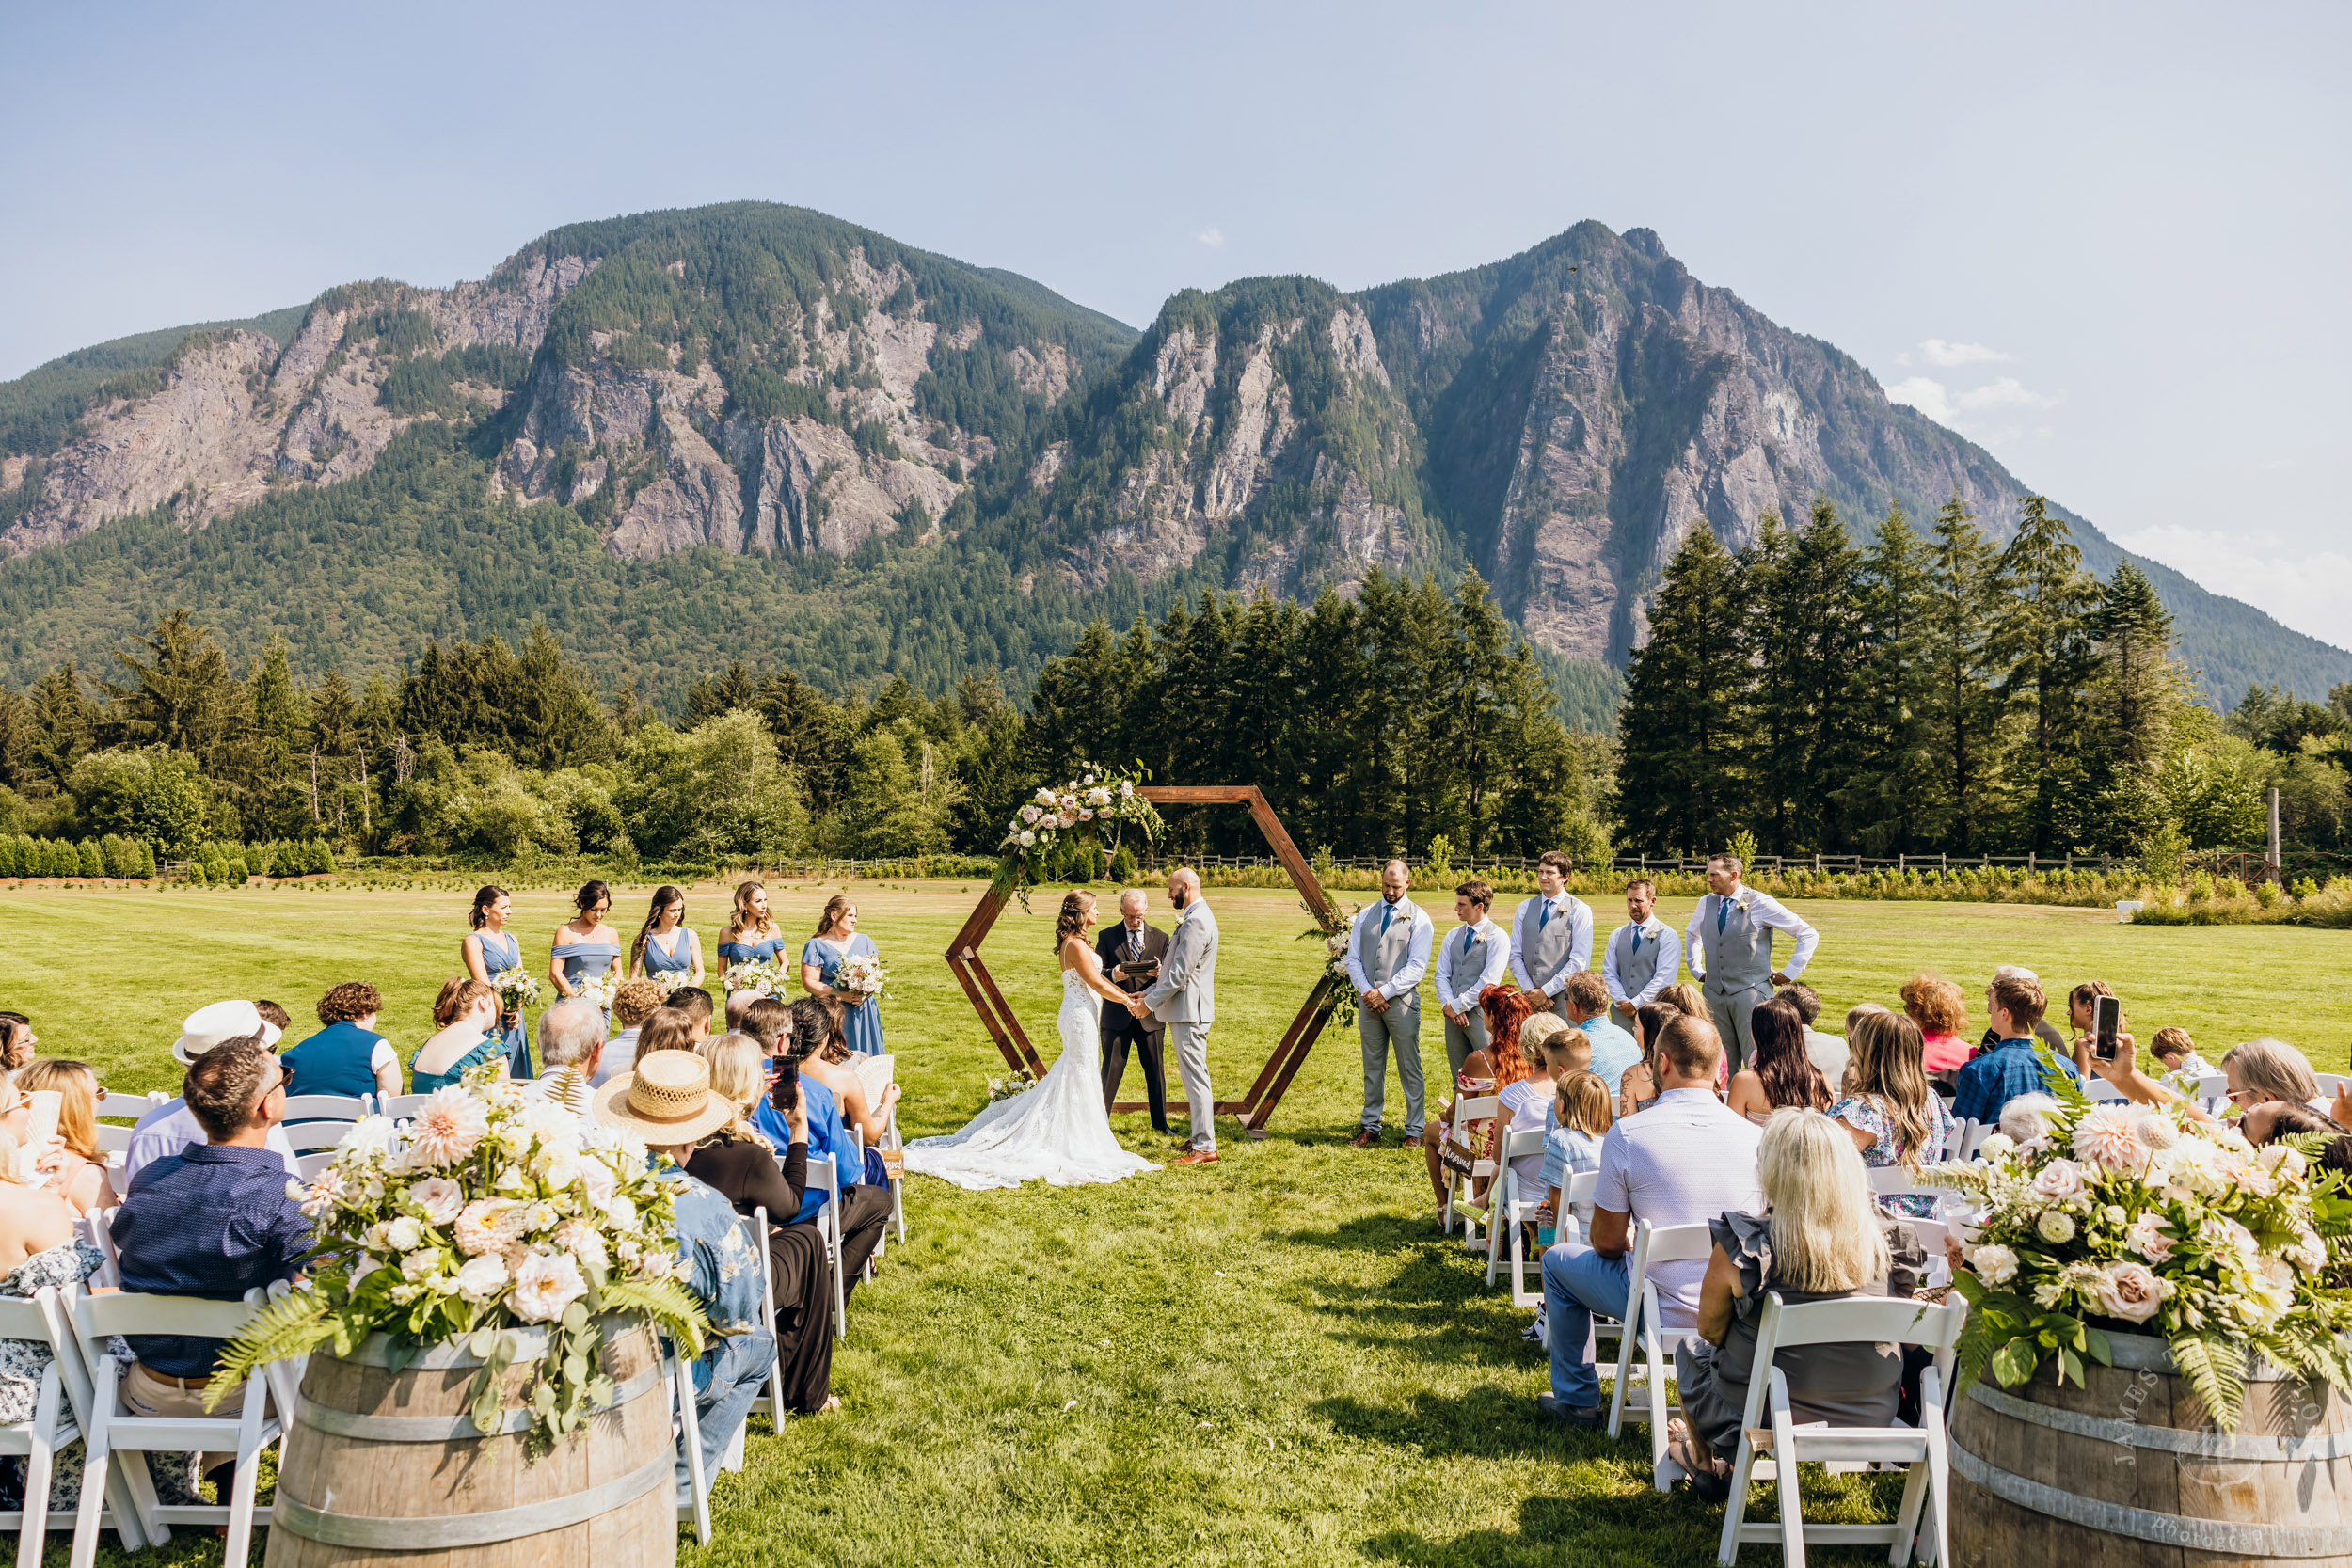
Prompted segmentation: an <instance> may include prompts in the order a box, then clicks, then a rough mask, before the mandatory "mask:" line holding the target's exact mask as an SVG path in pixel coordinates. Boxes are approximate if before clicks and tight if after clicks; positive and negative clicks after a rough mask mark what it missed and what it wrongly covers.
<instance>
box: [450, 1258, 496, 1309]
mask: <svg viewBox="0 0 2352 1568" xmlns="http://www.w3.org/2000/svg"><path fill="white" fill-rule="evenodd" d="M507 1278H508V1275H507V1273H506V1259H503V1258H501V1257H500V1256H499V1255H498V1254H497V1253H495V1252H485V1253H484V1254H483V1255H482V1256H481V1257H479V1258H469V1259H466V1266H465V1267H464V1268H462V1269H459V1270H458V1271H457V1293H458V1294H459V1295H460V1296H462V1297H464V1298H465V1299H466V1300H467V1301H469V1302H471V1303H473V1305H475V1306H476V1307H479V1306H481V1305H482V1304H483V1303H485V1302H486V1301H488V1300H489V1299H490V1298H491V1297H492V1296H495V1295H497V1294H498V1293H499V1292H500V1291H503V1290H505V1289H506V1281H507Z"/></svg>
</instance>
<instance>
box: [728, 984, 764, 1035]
mask: <svg viewBox="0 0 2352 1568" xmlns="http://www.w3.org/2000/svg"><path fill="white" fill-rule="evenodd" d="M759 995H760V993H759V992H757V991H755V990H731V991H729V992H727V1033H728V1034H730V1035H736V1034H740V1033H742V1030H743V1014H744V1013H745V1012H746V1011H748V1010H749V1009H750V1007H751V1005H752V1004H753V1003H755V1002H756V1001H758V1000H759Z"/></svg>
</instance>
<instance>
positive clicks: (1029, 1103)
mask: <svg viewBox="0 0 2352 1568" xmlns="http://www.w3.org/2000/svg"><path fill="white" fill-rule="evenodd" d="M1102 1018H1103V1004H1102V1003H1101V1001H1099V1000H1098V999H1097V998H1096V996H1095V994H1094V992H1092V991H1090V990H1088V989H1087V986H1086V982H1085V981H1084V980H1083V979H1081V978H1080V977H1079V974H1078V972H1077V971H1076V970H1074V969H1065V970H1063V971H1062V976H1061V1012H1060V1014H1059V1015H1058V1017H1057V1019H1056V1022H1057V1024H1058V1025H1059V1026H1060V1029H1061V1054H1060V1055H1059V1056H1057V1057H1056V1058H1055V1060H1054V1065H1053V1066H1052V1067H1051V1068H1049V1069H1046V1073H1045V1077H1044V1079H1043V1080H1042V1081H1041V1083H1040V1084H1039V1085H1037V1087H1035V1088H1033V1089H1030V1090H1028V1091H1027V1092H1026V1093H1024V1094H1017V1095H1014V1096H1013V1097H1012V1098H1011V1099H1009V1100H999V1101H996V1102H995V1103H993V1104H992V1105H990V1106H988V1107H987V1108H986V1109H985V1110H983V1111H981V1112H980V1114H979V1115H978V1116H977V1117H973V1118H972V1119H971V1120H970V1121H969V1122H967V1123H965V1124H964V1129H963V1131H962V1132H954V1133H950V1134H948V1135H947V1136H946V1137H944V1138H917V1139H915V1140H914V1142H913V1143H911V1144H909V1145H907V1148H906V1168H907V1169H908V1170H910V1171H921V1172H922V1173H923V1174H925V1175H926V1176H936V1177H938V1178H939V1179H940V1180H943V1181H952V1182H954V1183H955V1184H956V1185H957V1186H959V1187H968V1188H973V1189H978V1188H982V1187H1018V1186H1019V1185H1021V1183H1022V1182H1024V1181H1027V1180H1031V1179H1033V1178H1036V1177H1043V1178H1044V1179H1045V1180H1047V1181H1048V1182H1050V1183H1052V1184H1053V1185H1054V1186H1057V1187H1073V1186H1077V1185H1080V1184H1082V1183H1086V1182H1095V1181H1117V1180H1120V1179H1122V1178H1124V1177H1129V1176H1133V1175H1135V1174H1136V1172H1138V1171H1147V1170H1157V1169H1159V1168H1160V1167H1159V1166H1157V1165H1155V1164H1152V1162H1151V1161H1149V1160H1146V1159H1144V1158H1143V1157H1142V1156H1141V1155H1138V1154H1130V1153H1128V1152H1127V1151H1126V1150H1125V1149H1123V1148H1120V1146H1119V1139H1118V1138H1116V1137H1115V1136H1113V1135H1112V1133H1111V1118H1110V1115H1109V1113H1108V1112H1106V1111H1104V1109H1103V1073H1102V1069H1101V1067H1100V1065H1099V1062H1098V1058H1099V1056H1100V1054H1101V1049H1102Z"/></svg>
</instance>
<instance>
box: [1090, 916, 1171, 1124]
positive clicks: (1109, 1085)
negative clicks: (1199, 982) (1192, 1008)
mask: <svg viewBox="0 0 2352 1568" xmlns="http://www.w3.org/2000/svg"><path fill="white" fill-rule="evenodd" d="M1149 908H1150V906H1149V905H1148V904H1147V903H1146V901H1145V899H1144V895H1143V891H1142V890H1141V889H1140V888H1129V889H1128V890H1127V891H1126V892H1125V893H1122V894H1120V895H1119V924H1118V925H1116V926H1112V927H1107V928H1105V929H1104V932H1103V934H1102V935H1101V936H1100V937H1098V938H1097V939H1096V940H1095V943H1094V952H1095V956H1096V957H1097V958H1101V959H1102V960H1103V973H1104V974H1107V975H1109V976H1110V977H1111V980H1112V983H1113V984H1115V985H1117V986H1118V987H1119V989H1120V990H1123V991H1126V992H1128V993H1130V994H1131V995H1137V996H1140V995H1141V994H1142V993H1143V992H1144V991H1145V990H1149V989H1150V987H1151V984H1152V976H1153V975H1154V974H1158V973H1159V963H1160V959H1161V958H1163V957H1164V956H1166V954H1167V952H1168V933H1167V932H1166V931H1163V930H1161V929H1160V928H1159V927H1157V926H1152V925H1149V924H1147V923H1146V921H1145V919H1144V915H1145V913H1146V912H1147V911H1148V910H1149ZM1121 965H1124V966H1126V967H1125V968H1124V969H1122V968H1121V967H1120V966H1121ZM1167 1037H1168V1026H1167V1025H1166V1024H1164V1023H1162V1022H1160V1021H1159V1020H1158V1019H1156V1018H1153V1017H1152V1016H1151V1015H1149V1014H1146V1015H1145V1016H1144V1017H1142V1018H1137V1017H1136V1016H1135V1015H1134V1014H1133V1013H1130V1012H1129V1011H1127V1009H1125V1008H1124V1007H1110V1006H1106V1007H1104V1009H1103V1108H1104V1110H1105V1111H1107V1110H1109V1109H1110V1107H1111V1105H1112V1103H1113V1102H1114V1101H1117V1100H1118V1099H1119V1081H1120V1079H1121V1078H1124V1077H1125V1076H1126V1075H1127V1052H1128V1048H1129V1047H1130V1046H1132V1047H1134V1048H1135V1050H1136V1054H1137V1055H1139V1056H1141V1057H1142V1058H1143V1083H1144V1092H1145V1094H1146V1095H1147V1096H1148V1097H1149V1098H1150V1100H1151V1101H1152V1128H1153V1130H1154V1131H1156V1132H1167V1131H1168V1068H1167V1065H1166V1059H1165V1057H1164V1056H1163V1055H1162V1054H1161V1047H1162V1045H1164V1044H1165V1043H1166V1041H1167Z"/></svg>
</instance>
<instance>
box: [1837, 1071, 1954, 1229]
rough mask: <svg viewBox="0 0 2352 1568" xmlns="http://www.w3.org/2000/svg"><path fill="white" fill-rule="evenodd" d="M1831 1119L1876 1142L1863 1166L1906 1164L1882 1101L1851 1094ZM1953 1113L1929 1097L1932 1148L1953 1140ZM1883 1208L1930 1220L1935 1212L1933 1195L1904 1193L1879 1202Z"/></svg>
mask: <svg viewBox="0 0 2352 1568" xmlns="http://www.w3.org/2000/svg"><path fill="white" fill-rule="evenodd" d="M1829 1114H1830V1119H1831V1120H1833V1121H1842V1122H1844V1123H1845V1124H1846V1125H1847V1126H1849V1127H1854V1128H1859V1129H1860V1130H1862V1131H1863V1132H1867V1133H1869V1134H1870V1135H1871V1136H1872V1137H1873V1138H1874V1139H1875V1140H1876V1141H1875V1142H1873V1143H1872V1144H1871V1145H1870V1147H1869V1148H1866V1149H1864V1150H1863V1151H1862V1163H1863V1164H1865V1165H1867V1166H1869V1167H1870V1168H1871V1169H1872V1170H1883V1169H1884V1168H1886V1167H1887V1166H1889V1165H1899V1164H1902V1163H1903V1148H1902V1146H1901V1145H1899V1144H1898V1143H1897V1142H1896V1141H1895V1122H1894V1118H1893V1117H1889V1116H1888V1115H1887V1114H1886V1112H1885V1111H1884V1109H1883V1108H1882V1107H1881V1106H1880V1104H1879V1102H1878V1101H1876V1100H1874V1099H1872V1098H1871V1097H1870V1096H1868V1095H1864V1094H1850V1095H1848V1096H1847V1097H1846V1098H1845V1099H1843V1100H1841V1101H1838V1102H1837V1103H1836V1104H1835V1105H1833V1106H1831V1107H1830V1108H1829ZM1951 1132H1952V1114H1951V1112H1949V1111H1947V1110H1946V1109H1945V1108H1944V1097H1943V1096H1942V1095H1940V1094H1930V1095H1929V1096H1928V1146H1929V1148H1931V1149H1941V1148H1944V1146H1945V1145H1946V1144H1947V1142H1948V1141H1949V1140H1950V1138H1951ZM1932 1159H1933V1156H1932V1155H1928V1156H1923V1157H1922V1159H1921V1162H1920V1163H1921V1164H1929V1163H1931V1160H1932ZM1879 1207H1880V1208H1882V1209H1883V1210H1885V1211H1886V1212H1888V1213H1890V1214H1909V1215H1912V1216H1913V1217H1915V1218H1917V1219H1927V1218H1929V1217H1931V1216H1932V1215H1933V1214H1934V1212H1935V1195H1934V1194H1933V1193H1903V1194H1899V1195H1898V1196H1893V1197H1883V1198H1880V1199H1879Z"/></svg>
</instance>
